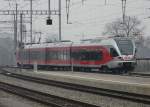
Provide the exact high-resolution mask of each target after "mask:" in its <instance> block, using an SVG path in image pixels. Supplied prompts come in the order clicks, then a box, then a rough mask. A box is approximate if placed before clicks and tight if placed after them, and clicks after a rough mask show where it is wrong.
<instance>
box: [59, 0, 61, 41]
mask: <svg viewBox="0 0 150 107" xmlns="http://www.w3.org/2000/svg"><path fill="white" fill-rule="evenodd" d="M59 41H61V0H59Z"/></svg>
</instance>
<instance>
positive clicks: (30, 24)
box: [30, 0, 32, 44]
mask: <svg viewBox="0 0 150 107" xmlns="http://www.w3.org/2000/svg"><path fill="white" fill-rule="evenodd" d="M30 23H31V24H30V30H31V31H30V35H31V44H32V0H30Z"/></svg>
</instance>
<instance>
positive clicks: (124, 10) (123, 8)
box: [122, 0, 126, 23]
mask: <svg viewBox="0 0 150 107" xmlns="http://www.w3.org/2000/svg"><path fill="white" fill-rule="evenodd" d="M125 15H126V0H122V20H123V23H125Z"/></svg>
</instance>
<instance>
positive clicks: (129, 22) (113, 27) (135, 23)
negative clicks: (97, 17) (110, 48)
mask: <svg viewBox="0 0 150 107" xmlns="http://www.w3.org/2000/svg"><path fill="white" fill-rule="evenodd" d="M143 30H144V27H142V26H141V21H140V20H138V19H137V18H136V17H130V16H126V17H125V21H124V23H123V21H122V19H117V20H116V21H114V22H112V23H108V24H106V26H105V31H104V32H103V34H104V35H106V34H108V35H111V36H117V35H119V36H126V37H134V36H139V35H141V34H142V33H143Z"/></svg>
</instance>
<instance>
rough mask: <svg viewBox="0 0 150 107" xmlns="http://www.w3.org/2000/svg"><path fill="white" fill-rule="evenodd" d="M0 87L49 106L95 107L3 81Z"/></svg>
mask: <svg viewBox="0 0 150 107" xmlns="http://www.w3.org/2000/svg"><path fill="white" fill-rule="evenodd" d="M0 89H1V90H4V91H7V92H10V93H13V94H16V95H19V96H22V97H25V98H29V99H32V100H35V101H38V102H40V103H42V104H46V105H49V106H50V107H97V106H94V105H90V104H86V103H83V102H79V101H73V100H69V99H65V98H62V97H58V96H54V95H50V94H47V93H43V92H39V91H35V90H32V89H27V88H24V87H20V86H16V85H12V84H8V83H4V82H0Z"/></svg>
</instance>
